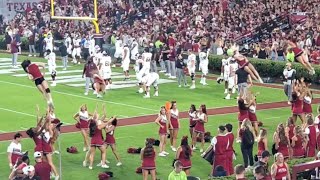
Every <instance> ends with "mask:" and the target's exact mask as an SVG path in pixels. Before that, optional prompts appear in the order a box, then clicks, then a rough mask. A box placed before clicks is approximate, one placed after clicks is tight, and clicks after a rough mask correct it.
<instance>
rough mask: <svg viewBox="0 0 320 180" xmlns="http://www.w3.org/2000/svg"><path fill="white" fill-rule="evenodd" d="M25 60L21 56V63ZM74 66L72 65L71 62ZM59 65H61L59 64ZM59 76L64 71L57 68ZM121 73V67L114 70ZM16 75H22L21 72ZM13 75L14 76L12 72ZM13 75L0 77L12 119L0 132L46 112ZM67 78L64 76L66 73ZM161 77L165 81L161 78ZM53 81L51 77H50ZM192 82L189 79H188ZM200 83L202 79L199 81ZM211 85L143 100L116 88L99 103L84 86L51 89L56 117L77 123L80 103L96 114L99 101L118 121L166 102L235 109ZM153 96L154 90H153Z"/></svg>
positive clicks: (167, 89)
mask: <svg viewBox="0 0 320 180" xmlns="http://www.w3.org/2000/svg"><path fill="white" fill-rule="evenodd" d="M1 57H2V58H4V57H7V58H9V57H11V56H10V55H8V54H0V58H1ZM23 59H26V57H23V56H19V61H20V62H21V61H22V60H23ZM32 60H33V61H45V60H44V59H41V58H32ZM70 64H71V63H70ZM57 65H61V62H60V61H57ZM82 67H83V65H75V66H72V65H71V67H70V68H69V69H70V70H74V69H82ZM57 70H58V73H59V71H61V68H58V69H57ZM113 71H114V72H120V71H121V69H120V68H115V69H113ZM17 73H22V71H21V70H19V71H17ZM13 74H14V73H13ZM13 74H2V75H0V86H1V89H0V92H1V94H2V95H3V98H0V112H1V113H2V114H4V115H5V116H4V117H5V119H10V120H11V119H12V120H13V121H12V123H2V124H1V126H0V131H6V132H8V131H14V130H17V129H20V128H21V124H23V126H27V127H29V126H32V125H33V123H34V117H32V115H34V114H35V105H36V104H39V105H40V107H41V111H42V112H44V110H45V106H46V103H45V101H44V98H43V97H42V95H41V94H40V93H39V92H38V90H37V89H36V87H35V85H34V83H33V82H32V81H30V80H28V79H27V78H26V77H14V76H12V75H13ZM64 75H65V74H64ZM162 78H164V77H163V76H162ZM47 79H50V78H47ZM188 80H189V78H188ZM197 81H199V79H198V80H197ZM208 83H209V84H210V85H209V86H202V85H199V84H198V85H197V89H195V90H190V89H189V88H178V87H177V83H166V84H161V85H159V89H160V90H159V97H152V98H151V99H143V98H142V95H141V94H137V93H136V91H137V89H138V88H137V87H131V88H123V89H114V90H110V91H108V92H107V93H106V95H105V96H104V98H103V100H98V99H97V98H96V97H95V96H94V95H92V94H89V95H88V96H84V95H83V92H84V87H70V86H67V85H65V84H58V85H57V86H56V87H51V91H52V96H53V99H54V103H55V106H56V112H55V113H56V115H57V117H59V118H60V119H62V120H63V121H64V122H66V123H74V120H73V119H72V115H73V114H74V113H76V112H77V111H78V108H79V106H80V105H81V104H84V103H86V104H87V105H88V107H89V111H91V112H92V111H93V110H94V107H95V105H96V103H97V102H105V103H106V106H107V111H108V114H109V115H118V116H119V118H124V117H132V116H141V115H144V114H155V113H157V112H158V110H159V107H160V106H161V105H163V104H164V103H165V102H166V101H170V100H176V101H177V102H178V108H179V109H180V111H182V110H188V108H189V106H190V104H191V103H194V104H196V105H197V106H199V105H200V104H202V103H205V104H206V105H207V107H208V108H214V107H225V106H234V105H235V100H224V99H223V97H224V96H225V95H224V94H223V91H224V86H223V85H219V84H217V83H216V82H215V81H213V80H209V81H208ZM151 91H152V92H151V94H152V93H153V89H151ZM253 91H254V92H260V94H261V95H260V96H259V97H258V103H261V102H275V101H283V100H285V99H286V98H285V96H284V95H283V92H282V90H280V89H272V90H270V89H269V88H263V87H254V88H253ZM6 110H12V111H17V112H21V113H27V114H28V115H25V114H14V112H8V111H6Z"/></svg>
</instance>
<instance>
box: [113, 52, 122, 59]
mask: <svg viewBox="0 0 320 180" xmlns="http://www.w3.org/2000/svg"><path fill="white" fill-rule="evenodd" d="M114 57H115V58H117V59H118V58H122V52H121V51H120V52H118V51H116V52H115V53H114Z"/></svg>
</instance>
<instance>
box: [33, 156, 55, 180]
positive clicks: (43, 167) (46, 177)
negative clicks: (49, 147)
mask: <svg viewBox="0 0 320 180" xmlns="http://www.w3.org/2000/svg"><path fill="white" fill-rule="evenodd" d="M34 158H35V160H36V164H35V165H34V168H35V175H36V176H39V177H40V179H41V180H50V172H51V166H50V164H49V163H48V162H44V161H42V154H41V152H38V151H37V152H35V153H34Z"/></svg>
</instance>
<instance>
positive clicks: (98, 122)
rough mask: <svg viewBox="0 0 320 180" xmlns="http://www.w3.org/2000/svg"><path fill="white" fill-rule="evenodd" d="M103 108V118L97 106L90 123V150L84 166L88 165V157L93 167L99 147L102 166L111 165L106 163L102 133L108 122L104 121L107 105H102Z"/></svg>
mask: <svg viewBox="0 0 320 180" xmlns="http://www.w3.org/2000/svg"><path fill="white" fill-rule="evenodd" d="M102 110H103V116H102V117H101V119H99V114H98V113H97V107H96V110H95V111H94V113H93V117H92V120H91V121H90V124H89V136H90V137H91V142H90V146H91V147H90V151H88V152H87V154H86V158H85V160H84V161H83V166H84V167H86V166H87V161H88V159H89V160H90V164H89V169H92V165H93V160H94V156H95V153H96V148H98V149H99V150H100V152H101V167H102V168H109V166H108V165H107V164H106V163H105V162H106V147H105V145H104V139H103V135H102V129H104V128H105V127H106V126H107V125H108V123H106V122H103V121H104V120H105V118H106V111H105V105H104V104H103V105H102Z"/></svg>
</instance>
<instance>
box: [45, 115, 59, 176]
mask: <svg viewBox="0 0 320 180" xmlns="http://www.w3.org/2000/svg"><path fill="white" fill-rule="evenodd" d="M49 111H50V110H49V109H48V111H47V117H46V122H45V126H44V130H43V131H42V133H43V134H42V152H43V154H44V156H45V157H46V159H47V161H48V163H49V165H50V166H51V169H52V171H53V173H54V175H55V179H59V174H58V171H57V169H56V166H55V165H54V163H53V159H52V153H53V149H52V146H51V144H53V143H54V142H55V140H56V139H57V132H56V125H54V124H52V123H51V118H50V113H49Z"/></svg>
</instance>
